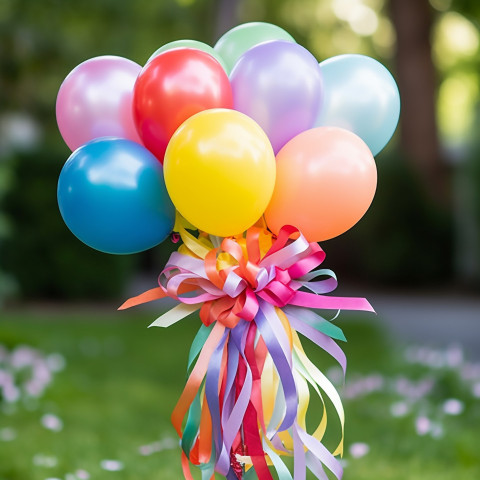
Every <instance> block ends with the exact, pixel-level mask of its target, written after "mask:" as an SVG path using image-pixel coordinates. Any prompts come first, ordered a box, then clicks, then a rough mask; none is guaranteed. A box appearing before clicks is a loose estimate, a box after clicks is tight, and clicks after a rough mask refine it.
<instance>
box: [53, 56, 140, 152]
mask: <svg viewBox="0 0 480 480" xmlns="http://www.w3.org/2000/svg"><path fill="white" fill-rule="evenodd" d="M141 70H142V67H141V66H140V65H138V64H137V63H135V62H132V61H131V60H128V59H126V58H122V57H116V56H102V57H95V58H91V59H89V60H86V61H85V62H83V63H81V64H80V65H78V66H77V67H75V68H74V69H73V70H72V71H71V72H70V73H69V74H68V76H67V78H65V80H64V81H63V83H62V85H61V87H60V90H59V92H58V96H57V106H56V110H57V123H58V128H59V130H60V133H61V134H62V137H63V139H64V140H65V143H66V144H67V145H68V146H69V147H70V149H71V150H72V151H73V150H76V149H77V148H78V147H80V146H81V145H83V144H84V143H87V142H88V141H90V140H93V139H95V138H99V137H107V136H111V137H120V138H126V139H128V140H133V141H135V142H138V143H142V142H141V140H140V137H139V136H138V133H137V130H136V128H135V124H134V122H133V114H132V96H133V86H134V85H135V81H136V79H137V77H138V74H139V73H140V71H141Z"/></svg>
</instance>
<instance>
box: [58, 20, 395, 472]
mask: <svg viewBox="0 0 480 480" xmlns="http://www.w3.org/2000/svg"><path fill="white" fill-rule="evenodd" d="M399 110H400V101H399V95H398V89H397V86H396V84H395V81H394V79H393V78H392V76H391V75H390V73H389V72H388V70H387V69H386V68H385V67H383V66H382V65H381V64H380V63H378V62H377V61H376V60H374V59H372V58H369V57H366V56H362V55H340V56H337V57H333V58H330V59H327V60H325V61H323V62H322V63H320V64H318V62H317V60H316V59H315V58H314V57H313V55H312V54H311V53H310V52H308V51H307V50H306V49H305V48H303V47H302V46H300V45H298V44H297V43H295V41H294V39H293V38H292V37H291V36H290V35H289V34H288V33H287V32H285V31H284V30H282V29H281V28H279V27H277V26H275V25H272V24H267V23H248V24H244V25H240V26H237V27H236V28H234V29H232V30H230V31H228V32H227V33H226V34H225V35H223V36H222V37H221V38H220V40H219V41H218V42H217V44H216V45H215V47H214V48H212V47H210V46H208V45H206V44H204V43H201V42H197V41H194V40H181V41H177V42H172V43H169V44H167V45H164V46H163V47H162V48H160V49H159V50H157V51H156V52H155V53H154V54H153V55H152V57H151V58H150V59H149V60H148V62H147V64H146V65H145V66H144V67H143V68H142V67H140V66H139V65H137V64H136V63H134V62H132V61H130V60H127V59H124V58H120V57H114V56H104V57H97V58H92V59H90V60H87V61H85V62H83V63H82V64H80V65H79V66H77V67H76V68H75V69H74V70H73V71H72V72H71V73H70V74H69V75H68V76H67V78H66V79H65V80H64V82H63V84H62V85H61V87H60V91H59V93H58V98H57V120H58V125H59V129H60V132H61V134H62V136H63V138H64V140H65V142H66V143H67V145H68V146H69V147H70V148H71V149H72V150H73V153H72V155H71V156H70V158H69V159H68V160H67V162H66V163H65V166H64V167H63V170H62V172H61V174H60V178H59V182H58V203H59V207H60V212H61V215H62V217H63V219H64V221H65V223H66V224H67V226H68V227H69V228H70V230H71V231H72V232H73V233H74V234H75V235H76V236H77V237H78V238H79V239H80V240H81V241H83V242H84V243H86V244H87V245H89V246H90V247H92V248H95V249H97V250H100V251H103V252H107V253H113V254H131V253H136V252H140V251H143V250H146V249H149V248H152V247H154V246H156V245H158V244H159V243H160V242H162V241H163V240H165V239H166V238H167V237H168V236H169V235H170V234H171V233H172V231H173V232H176V234H175V235H176V237H180V238H181V239H182V241H183V243H182V245H181V246H180V247H179V249H178V251H177V252H175V253H173V254H172V255H171V257H170V259H169V261H168V263H167V265H166V266H165V268H164V270H163V271H162V272H161V274H160V277H159V282H158V285H159V286H158V287H156V288H153V289H151V290H149V291H147V292H145V293H143V294H141V295H139V296H138V297H135V298H132V299H130V300H128V301H127V302H125V304H124V305H122V307H120V308H121V309H124V308H129V307H131V306H134V305H139V304H141V303H145V302H148V301H152V300H156V299H160V298H165V297H170V298H173V299H175V300H176V301H177V302H178V305H177V306H176V307H174V308H173V309H171V310H170V311H168V312H167V313H165V314H164V315H162V316H161V317H159V318H158V319H157V320H156V321H155V322H154V323H153V324H152V325H154V326H161V327H168V326H169V325H172V324H173V323H175V322H178V321H179V320H181V319H184V318H185V317H187V316H188V315H190V314H192V313H194V312H198V313H199V317H200V319H201V324H200V328H199V330H198V333H197V335H196V337H195V339H194V341H193V344H192V346H191V349H190V353H189V356H188V375H189V376H188V380H187V383H186V386H185V389H184V391H183V393H182V395H181V397H180V399H179V401H178V404H177V405H176V407H175V409H174V411H173V414H172V422H173V425H174V427H175V429H176V430H177V432H178V434H179V436H180V437H181V446H182V468H183V472H184V475H185V478H187V479H191V478H193V477H192V474H191V472H190V464H194V465H197V466H198V467H200V470H201V477H202V480H208V479H213V478H214V474H215V472H217V473H219V474H221V475H223V476H225V477H226V478H227V479H230V480H234V479H253V478H256V477H255V475H256V476H257V477H258V478H261V479H262V480H268V479H273V476H272V469H274V470H275V471H276V476H277V477H278V478H279V479H280V480H291V479H292V473H291V472H290V469H289V467H287V464H289V465H290V464H291V462H290V463H289V462H288V461H287V464H286V463H285V459H286V458H287V457H293V478H295V480H301V479H305V478H306V471H307V469H309V470H310V471H311V472H313V474H314V475H315V476H316V477H317V478H319V479H327V478H328V477H327V474H326V472H325V468H327V469H328V470H330V471H331V472H333V474H334V475H335V476H336V477H337V478H338V479H339V478H341V476H342V467H341V464H340V462H339V461H338V460H337V458H336V456H337V455H341V454H342V451H343V425H344V412H343V408H342V403H341V400H340V397H339V395H338V393H337V392H336V390H335V388H334V387H333V385H332V384H331V383H330V381H329V380H328V379H327V377H326V376H325V375H324V374H323V373H322V372H321V371H320V370H319V369H318V367H317V366H316V365H315V364H313V363H312V362H311V360H310V359H309V358H308V357H307V355H306V354H305V351H304V349H303V347H302V343H301V341H300V336H299V334H301V335H303V336H305V337H307V338H309V339H310V340H312V341H313V342H315V343H316V344H317V345H318V346H319V347H320V348H322V349H323V350H325V351H326V352H327V353H328V354H330V355H331V356H332V357H333V358H334V359H336V360H337V361H338V363H339V364H340V365H341V367H342V368H343V370H344V371H345V368H346V358H345V355H344V353H343V351H342V350H341V348H340V347H339V346H338V344H337V343H336V340H340V341H342V340H345V337H344V335H343V332H342V330H341V329H340V328H339V327H338V326H336V325H335V324H334V323H332V321H331V320H332V319H330V320H327V319H326V318H324V317H322V316H320V315H319V314H318V313H314V311H313V310H312V309H317V310H318V309H319V310H327V311H328V310H330V311H334V312H337V311H340V310H364V311H372V307H371V306H370V304H369V303H368V302H367V301H366V300H365V299H363V298H344V297H334V296H331V295H326V294H328V293H330V292H332V291H333V290H334V289H335V288H336V285H337V280H336V277H335V275H334V273H333V272H332V271H331V270H326V269H319V268H318V267H319V266H320V264H321V263H322V262H323V260H324V258H325V253H324V252H323V250H322V249H321V248H320V247H319V245H318V243H316V242H319V241H323V240H327V239H330V238H333V237H336V236H337V235H340V234H342V233H343V232H345V231H346V230H348V229H349V228H351V227H352V226H353V225H354V224H355V223H356V222H357V221H358V220H359V219H360V218H361V217H362V216H363V215H364V213H365V212H366V210H367V209H368V207H369V205H370V203H371V201H372V199H373V196H374V192H375V188H376V167H375V161H374V158H373V156H374V155H376V154H377V153H378V152H379V151H380V150H381V149H382V148H383V147H384V146H385V144H386V143H387V142H388V141H389V139H390V137H391V136H392V134H393V132H394V130H395V128H396V125H397V122H398V117H399ZM197 229H198V233H195V232H196V231H197ZM172 238H173V237H172ZM337 315H338V313H337ZM334 318H336V316H335V317H334ZM312 395H315V396H317V397H318V398H319V403H318V405H321V407H319V408H320V410H321V412H322V415H321V418H320V420H319V422H318V424H317V425H315V426H314V428H310V427H308V428H307V424H306V423H307V422H306V416H307V412H308V410H309V405H310V407H311V403H310V397H311V396H312ZM326 398H328V399H329V401H330V402H331V404H333V407H334V409H335V410H336V413H337V415H338V417H339V420H340V426H341V432H342V433H341V438H340V440H339V442H338V446H337V447H336V448H335V449H334V451H333V452H330V451H329V450H328V449H327V448H326V447H325V446H324V444H323V443H322V440H323V439H324V435H325V431H326V426H327V407H326V405H327V402H326ZM330 402H328V403H330Z"/></svg>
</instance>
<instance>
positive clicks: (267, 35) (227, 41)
mask: <svg viewBox="0 0 480 480" xmlns="http://www.w3.org/2000/svg"><path fill="white" fill-rule="evenodd" d="M272 40H285V41H288V42H292V43H295V39H294V38H293V37H292V36H291V35H290V34H289V33H288V32H286V31H285V30H283V28H280V27H278V26H277V25H273V24H271V23H265V22H249V23H243V24H242V25H237V26H236V27H234V28H232V29H231V30H229V31H228V32H226V33H224V34H223V35H222V36H221V37H220V38H219V40H218V41H217V43H216V44H215V47H214V48H215V50H216V51H217V52H218V54H219V55H220V56H221V57H222V58H223V60H224V61H225V63H226V65H227V72H228V73H230V72H231V71H232V69H233V67H234V66H235V64H236V63H237V61H238V59H239V58H240V57H241V56H242V55H243V54H244V53H245V52H246V51H247V50H249V49H250V48H252V47H255V46H256V45H259V44H261V43H265V42H270V41H272Z"/></svg>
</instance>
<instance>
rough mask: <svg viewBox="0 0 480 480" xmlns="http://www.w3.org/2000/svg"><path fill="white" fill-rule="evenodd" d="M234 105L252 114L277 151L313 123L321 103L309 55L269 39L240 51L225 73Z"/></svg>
mask: <svg viewBox="0 0 480 480" xmlns="http://www.w3.org/2000/svg"><path fill="white" fill-rule="evenodd" d="M230 81H231V83H232V90H233V101H234V108H235V110H238V111H240V112H243V113H245V114H246V115H248V116H249V117H251V118H253V119H254V120H255V121H256V122H257V123H258V124H259V125H260V126H261V127H262V128H263V130H264V131H265V133H266V134H267V135H268V138H269V139H270V142H271V143H272V146H273V150H274V151H275V153H277V152H278V151H279V150H280V148H282V147H283V145H285V144H286V143H287V142H288V141H289V140H290V139H292V138H293V137H294V136H296V135H298V134H299V133H300V132H303V131H305V130H308V129H310V128H312V127H313V125H314V123H315V120H316V118H317V116H318V112H319V110H320V107H321V103H322V91H323V87H322V76H321V72H320V68H319V66H318V62H317V60H316V59H315V57H314V56H313V55H312V54H311V53H310V52H309V51H308V50H306V49H305V48H303V47H302V46H300V45H297V44H296V43H291V42H286V41H274V42H268V43H263V44H261V45H258V46H256V47H253V48H251V49H250V50H248V51H247V52H245V54H244V55H242V57H240V59H239V61H238V62H237V64H236V65H235V68H234V69H233V71H232V73H231V75H230Z"/></svg>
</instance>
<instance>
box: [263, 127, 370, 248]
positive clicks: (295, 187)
mask: <svg viewBox="0 0 480 480" xmlns="http://www.w3.org/2000/svg"><path fill="white" fill-rule="evenodd" d="M376 184H377V169H376V166H375V161H374V158H373V155H372V153H371V152H370V150H369V148H368V147H367V145H366V144H365V142H363V140H361V139H360V138H359V137H358V136H357V135H355V134H354V133H351V132H349V131H347V130H344V129H341V128H337V127H318V128H313V129H311V130H308V131H306V132H303V133H301V134H300V135H298V136H297V137H295V138H294V139H293V140H290V142H288V143H287V144H286V145H285V146H284V147H283V148H282V150H280V152H279V153H278V155H277V180H276V183H275V190H274V192H273V196H272V200H271V202H270V204H269V206H268V208H267V211H266V212H265V220H266V222H267V225H268V227H269V228H270V230H271V231H272V232H274V233H278V232H279V230H280V228H281V227H282V226H283V225H294V226H296V227H297V228H298V229H299V230H300V231H301V232H302V233H303V234H304V235H305V237H306V238H307V239H308V240H309V241H310V242H320V241H323V240H328V239H330V238H333V237H336V236H338V235H340V234H342V233H343V232H346V231H347V230H348V229H349V228H351V227H352V226H353V225H355V224H356V223H357V222H358V220H360V218H362V216H363V215H364V214H365V212H366V211H367V209H368V207H369V206H370V203H371V202H372V200H373V196H374V194H375V188H376Z"/></svg>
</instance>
